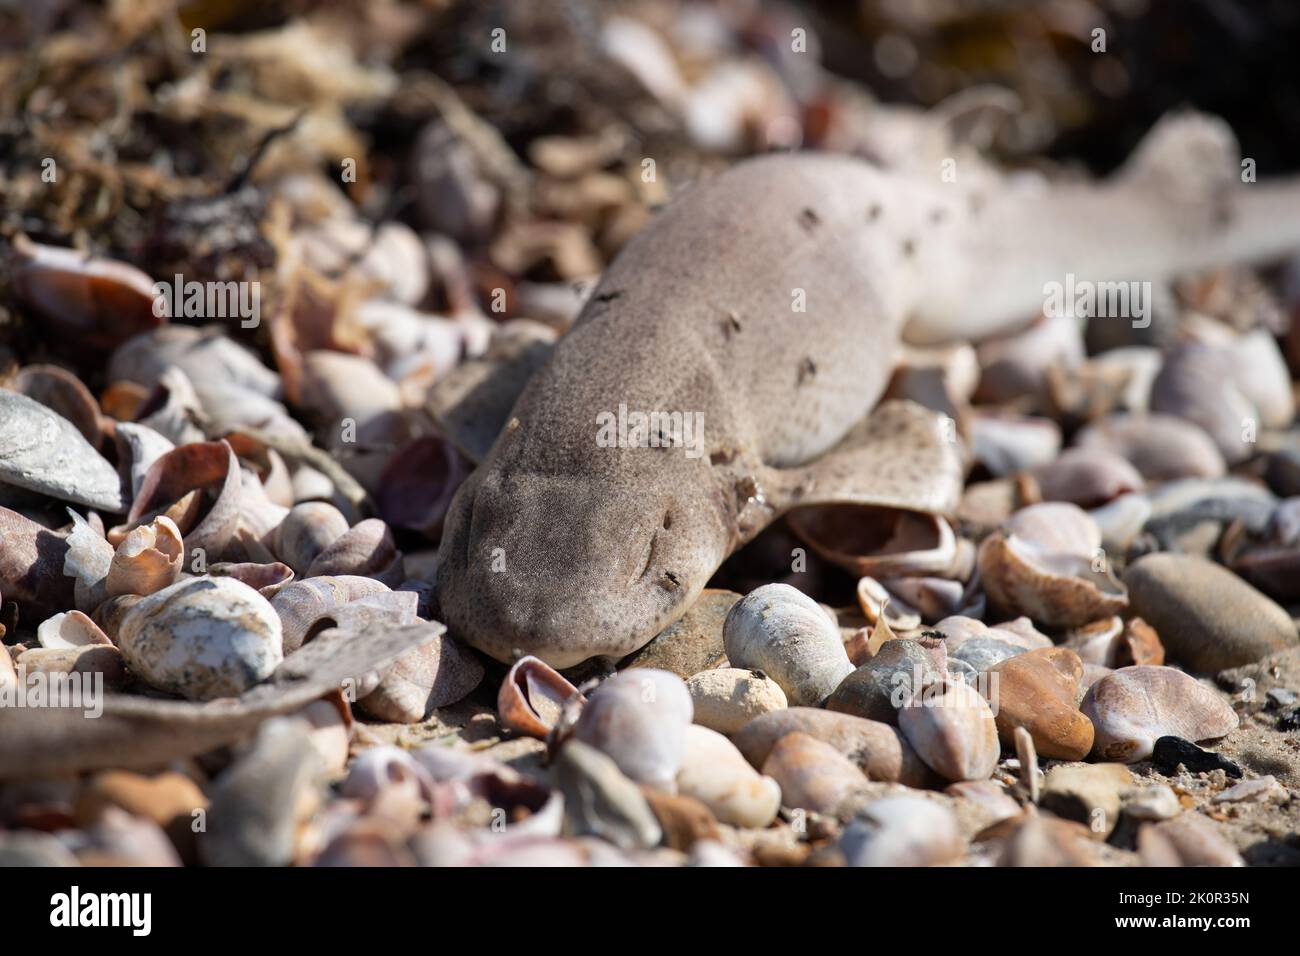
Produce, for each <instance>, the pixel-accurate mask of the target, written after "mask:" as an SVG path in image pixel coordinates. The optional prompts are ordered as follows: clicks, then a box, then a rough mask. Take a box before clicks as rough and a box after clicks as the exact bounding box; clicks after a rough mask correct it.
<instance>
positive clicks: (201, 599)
mask: <svg viewBox="0 0 1300 956" xmlns="http://www.w3.org/2000/svg"><path fill="white" fill-rule="evenodd" d="M116 636H117V642H118V646H119V647H121V649H122V653H123V654H124V655H125V656H126V660H127V663H128V664H129V665H130V667H131V669H132V670H133V671H135V672H136V673H137V674H139V675H140V676H141V677H142V678H143V679H144V680H146V681H148V682H149V683H150V684H152V685H153V686H154V687H157V688H159V689H160V690H166V691H170V692H172V693H175V694H179V695H181V696H182V697H186V698H189V699H190V700H211V699H213V698H215V697H234V696H237V695H239V694H242V693H243V692H244V691H245V690H247V689H248V688H250V687H252V686H253V685H254V684H257V683H259V682H260V681H263V680H265V679H266V678H267V677H269V676H270V675H271V672H272V671H274V670H275V668H276V667H277V666H279V664H280V662H281V661H282V660H283V659H284V655H283V652H282V650H281V637H280V618H279V617H278V616H276V613H275V609H274V608H273V607H271V604H270V602H269V601H267V600H266V598H264V597H262V596H261V595H260V594H258V593H257V592H256V591H254V590H253V589H252V588H250V587H249V586H248V585H246V584H241V583H240V582H238V581H236V580H235V579H234V578H208V577H201V578H191V579H189V580H185V581H178V582H177V583H176V584H173V585H171V586H170V587H166V588H163V589H162V590H161V591H156V592H155V593H153V594H151V595H149V596H148V597H145V598H141V599H140V601H139V602H138V603H136V604H135V605H134V606H132V608H131V609H130V610H129V611H128V612H127V613H126V616H125V617H124V618H123V619H122V623H121V626H120V628H119V629H118V633H117V635H116Z"/></svg>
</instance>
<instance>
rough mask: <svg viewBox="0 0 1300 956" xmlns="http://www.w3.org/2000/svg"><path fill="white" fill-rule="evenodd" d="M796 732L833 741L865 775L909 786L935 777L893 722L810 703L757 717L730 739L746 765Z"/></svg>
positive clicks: (755, 764) (925, 783)
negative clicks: (829, 709)
mask: <svg viewBox="0 0 1300 956" xmlns="http://www.w3.org/2000/svg"><path fill="white" fill-rule="evenodd" d="M795 732H800V733H805V734H808V735H809V736H811V737H815V738H817V739H818V740H820V741H822V742H823V743H826V744H829V745H830V746H832V747H834V748H835V749H836V750H838V751H839V752H840V753H842V754H844V756H846V757H848V758H849V759H850V760H851V761H852V762H853V764H854V765H855V766H857V767H858V769H860V770H861V771H862V772H863V773H864V774H865V775H866V776H867V778H868V779H870V780H885V781H890V782H898V783H902V784H905V785H906V786H909V787H927V786H929V785H930V784H932V783H933V782H934V774H933V773H932V772H931V771H930V769H929V768H928V767H927V766H926V765H925V764H924V763H922V762H921V758H920V757H918V756H917V755H916V753H915V751H913V750H912V747H911V745H910V744H909V743H908V742H907V741H906V740H904V739H903V735H902V734H900V733H899V732H898V730H897V728H894V727H891V726H889V725H888V724H882V723H880V722H878V721H875V720H865V719H863V718H861V717H853V716H851V715H849V714H837V713H834V712H833V711H828V710H819V709H818V708H815V707H790V708H788V709H786V710H776V711H772V712H770V713H767V714H763V715H762V716H761V717H756V718H754V719H753V720H751V721H750V722H749V723H748V724H746V725H745V726H744V727H743V728H741V730H740V731H739V732H738V733H736V734H735V735H733V737H732V743H734V744H735V745H736V749H737V750H739V751H740V752H741V753H742V754H743V755H744V757H745V759H746V760H748V761H749V763H750V766H752V767H761V766H763V763H764V762H765V761H766V760H767V758H768V756H769V754H771V752H772V748H773V747H774V746H776V742H777V741H778V740H780V739H781V738H782V737H784V736H786V735H787V734H790V733H795Z"/></svg>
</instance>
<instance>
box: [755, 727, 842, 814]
mask: <svg viewBox="0 0 1300 956" xmlns="http://www.w3.org/2000/svg"><path fill="white" fill-rule="evenodd" d="M763 773H764V774H765V775H766V776H768V777H771V778H772V779H773V780H775V781H776V782H777V783H778V784H779V785H780V787H781V805H782V806H785V807H790V808H792V809H802V810H808V811H810V812H812V813H819V814H830V815H833V814H834V813H835V812H836V810H837V809H838V808H839V807H840V806H841V804H843V803H844V801H845V800H847V799H849V798H850V797H851V796H854V795H855V794H857V793H860V792H861V791H862V790H863V789H865V788H866V786H867V778H866V776H865V775H864V774H863V773H862V771H861V770H859V769H858V767H857V765H856V764H854V763H853V761H851V760H849V758H848V757H846V756H844V755H843V754H842V753H840V752H839V751H838V750H836V749H835V748H834V747H832V746H831V745H830V744H827V743H823V742H822V741H820V740H818V739H817V738H816V737H810V736H809V735H808V734H804V733H799V732H798V731H796V732H795V733H791V734H786V735H785V736H784V737H782V738H781V739H780V740H778V741H777V742H776V745H775V746H774V747H773V748H772V752H771V753H769V754H768V755H767V759H766V760H764V761H763Z"/></svg>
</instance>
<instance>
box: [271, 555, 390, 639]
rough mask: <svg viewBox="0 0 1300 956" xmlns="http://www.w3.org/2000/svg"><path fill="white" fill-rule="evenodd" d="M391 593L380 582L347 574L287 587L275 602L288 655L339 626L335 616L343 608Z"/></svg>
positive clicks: (274, 606)
mask: <svg viewBox="0 0 1300 956" xmlns="http://www.w3.org/2000/svg"><path fill="white" fill-rule="evenodd" d="M388 591H389V588H388V586H387V585H386V584H382V583H381V582H379V581H375V580H373V579H371V578H363V577H358V576H356V575H346V574H345V575H338V576H325V577H317V578H309V579H307V580H306V581H294V582H292V583H291V584H286V585H285V586H284V587H283V588H281V589H280V590H279V591H278V592H276V595H275V597H274V598H272V600H271V606H272V607H273V608H274V609H275V613H276V614H277V615H278V616H279V618H280V624H281V628H282V633H283V635H284V653H286V654H292V653H293V652H294V651H296V650H298V648H300V647H302V645H303V644H305V643H306V642H308V641H310V640H311V639H312V638H313V637H315V636H316V635H317V634H319V633H320V632H321V631H323V630H325V629H326V628H329V627H334V626H336V624H337V621H336V619H335V616H334V615H335V614H336V612H337V610H338V608H339V607H340V606H342V605H344V604H348V603H350V602H352V601H355V600H357V599H359V598H364V597H369V596H371V595H376V594H384V593H387V592H388Z"/></svg>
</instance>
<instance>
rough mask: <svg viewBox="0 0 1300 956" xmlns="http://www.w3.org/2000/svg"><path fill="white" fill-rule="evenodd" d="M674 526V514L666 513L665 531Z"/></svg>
mask: <svg viewBox="0 0 1300 956" xmlns="http://www.w3.org/2000/svg"><path fill="white" fill-rule="evenodd" d="M672 526H673V514H672V512H671V511H665V512H664V520H663V529H664V530H665V531H668V530H670V529H671V528H672Z"/></svg>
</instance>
